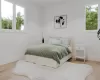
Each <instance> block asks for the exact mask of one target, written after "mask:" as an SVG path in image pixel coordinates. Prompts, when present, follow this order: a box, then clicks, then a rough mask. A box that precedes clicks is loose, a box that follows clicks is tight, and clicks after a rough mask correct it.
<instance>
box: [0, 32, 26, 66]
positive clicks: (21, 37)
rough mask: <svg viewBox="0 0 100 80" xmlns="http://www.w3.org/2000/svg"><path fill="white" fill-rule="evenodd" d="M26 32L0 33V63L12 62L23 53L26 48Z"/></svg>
mask: <svg viewBox="0 0 100 80" xmlns="http://www.w3.org/2000/svg"><path fill="white" fill-rule="evenodd" d="M27 40H28V39H27V34H20V33H1V34H0V65H1V64H6V63H10V62H14V61H16V60H18V59H21V57H22V56H23V55H24V53H25V51H26V48H27V44H28V41H27Z"/></svg>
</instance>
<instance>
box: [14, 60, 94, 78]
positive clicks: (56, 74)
mask: <svg viewBox="0 0 100 80" xmlns="http://www.w3.org/2000/svg"><path fill="white" fill-rule="evenodd" d="M92 72H93V69H92V67H91V66H89V65H86V64H74V63H69V62H66V63H65V64H64V65H62V66H61V67H59V68H57V69H53V68H49V67H45V66H38V65H36V64H33V63H29V62H25V61H18V62H17V64H16V67H15V68H14V71H13V73H15V74H17V75H24V76H27V77H28V78H29V79H30V80H86V77H88V76H89V75H90V74H91V73H92Z"/></svg>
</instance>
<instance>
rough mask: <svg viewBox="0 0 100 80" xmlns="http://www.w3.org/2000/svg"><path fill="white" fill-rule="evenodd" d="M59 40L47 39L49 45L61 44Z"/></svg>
mask: <svg viewBox="0 0 100 80" xmlns="http://www.w3.org/2000/svg"><path fill="white" fill-rule="evenodd" d="M61 43H62V42H61V39H60V38H49V44H58V45H59V44H61Z"/></svg>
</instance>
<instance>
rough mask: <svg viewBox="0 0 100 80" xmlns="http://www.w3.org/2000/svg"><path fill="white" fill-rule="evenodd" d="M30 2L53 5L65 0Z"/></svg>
mask: <svg viewBox="0 0 100 80" xmlns="http://www.w3.org/2000/svg"><path fill="white" fill-rule="evenodd" d="M31 1H32V2H34V3H36V4H39V5H41V6H46V5H54V4H59V3H60V4H61V3H64V2H65V1H66V0H31Z"/></svg>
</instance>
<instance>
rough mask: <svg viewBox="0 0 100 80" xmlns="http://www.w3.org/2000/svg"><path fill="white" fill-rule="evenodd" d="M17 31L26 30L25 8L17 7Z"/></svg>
mask: <svg viewBox="0 0 100 80" xmlns="http://www.w3.org/2000/svg"><path fill="white" fill-rule="evenodd" d="M16 29H17V30H24V8H22V7H20V6H17V5H16Z"/></svg>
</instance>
